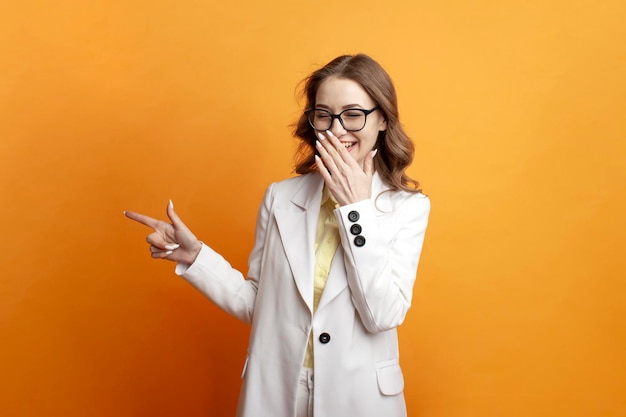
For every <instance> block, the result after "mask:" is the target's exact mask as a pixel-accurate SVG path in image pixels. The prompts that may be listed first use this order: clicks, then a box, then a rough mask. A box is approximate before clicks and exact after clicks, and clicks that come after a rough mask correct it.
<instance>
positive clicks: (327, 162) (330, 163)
mask: <svg viewBox="0 0 626 417" xmlns="http://www.w3.org/2000/svg"><path fill="white" fill-rule="evenodd" d="M321 136H322V135H321V134H320V137H321ZM322 142H328V140H326V139H324V140H323V141H322V140H317V141H315V146H316V147H317V151H318V152H319V154H320V158H321V159H322V162H323V163H324V166H325V167H326V168H327V169H328V171H329V172H330V173H331V174H335V175H336V174H337V173H338V172H339V168H338V167H337V161H336V159H335V158H334V157H333V156H332V155H331V154H330V152H334V151H333V150H332V149H327V148H326V146H329V145H326V144H322Z"/></svg>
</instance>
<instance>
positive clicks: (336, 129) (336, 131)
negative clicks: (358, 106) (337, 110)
mask: <svg viewBox="0 0 626 417" xmlns="http://www.w3.org/2000/svg"><path fill="white" fill-rule="evenodd" d="M328 130H330V131H331V132H332V134H333V135H335V136H336V137H341V136H343V135H345V134H346V129H344V128H343V125H342V124H341V122H340V121H339V118H335V119H333V122H332V123H331V124H330V128H329V129H328Z"/></svg>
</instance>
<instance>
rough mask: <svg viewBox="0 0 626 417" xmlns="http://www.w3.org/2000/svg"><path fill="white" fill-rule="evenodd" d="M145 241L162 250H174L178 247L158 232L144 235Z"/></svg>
mask: <svg viewBox="0 0 626 417" xmlns="http://www.w3.org/2000/svg"><path fill="white" fill-rule="evenodd" d="M146 242H148V243H149V244H150V245H152V246H154V247H155V248H158V249H159V250H162V251H165V250H174V249H176V248H177V247H178V246H176V245H177V243H176V242H174V241H171V240H168V239H167V236H166V235H164V234H163V233H159V232H154V233H150V234H149V235H148V237H146ZM174 246H176V247H174Z"/></svg>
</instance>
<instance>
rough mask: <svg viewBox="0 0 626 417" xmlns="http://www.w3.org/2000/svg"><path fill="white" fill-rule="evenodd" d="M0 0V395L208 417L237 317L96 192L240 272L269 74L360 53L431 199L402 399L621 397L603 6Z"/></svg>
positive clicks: (259, 163)
mask: <svg viewBox="0 0 626 417" xmlns="http://www.w3.org/2000/svg"><path fill="white" fill-rule="evenodd" d="M3 3H4V4H3V5H2V8H1V10H2V12H0V118H1V119H0V167H1V170H2V171H1V175H0V184H1V187H2V188H1V191H2V200H1V201H2V203H1V204H0V218H2V221H3V226H2V239H1V242H0V254H1V256H2V263H1V265H2V266H1V268H2V274H1V279H0V338H1V339H0V381H1V382H0V414H1V415H3V416H64V417H71V416H92V417H98V416H103V417H104V416H107V417H109V416H207V415H210V416H227V415H233V412H234V409H235V403H236V396H237V392H238V387H239V383H240V380H239V375H240V371H241V368H242V364H243V359H244V352H245V349H246V341H247V327H246V326H245V325H243V324H240V323H239V322H237V321H236V320H235V319H232V318H230V317H228V316H227V315H226V314H224V313H222V312H221V311H219V310H218V309H217V308H216V307H214V306H213V305H212V304H211V303H210V302H209V301H207V300H206V299H205V298H203V296H202V295H200V294H199V293H197V292H196V291H194V290H193V289H192V288H191V287H190V286H189V285H188V284H186V283H185V282H184V281H183V280H181V279H178V278H176V277H175V276H174V274H173V264H170V263H164V262H161V261H152V260H151V259H150V258H149V256H148V252H147V245H146V244H145V242H144V237H145V236H146V234H147V233H148V230H147V229H144V228H143V227H142V226H140V225H138V224H134V223H132V222H130V221H128V220H126V219H125V218H124V217H123V216H122V211H123V210H126V209H129V210H136V211H140V212H144V213H146V214H150V215H154V216H159V217H162V216H163V215H164V209H165V206H166V204H167V201H168V199H170V198H171V199H173V201H174V203H175V205H176V208H177V211H178V212H179V214H180V215H181V216H182V217H183V219H185V220H186V222H187V223H188V225H189V226H190V227H191V228H192V230H194V231H195V232H196V234H197V235H199V236H200V237H201V238H202V239H203V240H204V241H205V242H207V243H209V244H211V245H212V246H213V247H214V248H216V249H217V250H218V251H220V252H221V253H223V254H224V255H225V256H226V257H227V259H229V260H231V262H232V263H233V264H234V265H235V266H237V267H239V268H241V269H243V270H245V269H246V261H247V255H248V251H249V250H250V248H251V245H252V237H253V230H254V221H255V216H256V210H257V207H258V204H259V202H260V200H261V197H262V195H263V191H264V189H265V187H266V186H267V185H268V183H270V182H271V181H275V180H279V179H282V178H285V177H287V176H289V175H291V169H292V165H293V163H292V162H293V159H292V154H293V151H294V149H295V141H294V140H293V139H292V138H291V136H290V128H289V124H290V123H292V122H293V121H294V120H295V119H296V117H297V115H298V113H299V111H300V110H301V108H300V107H299V103H298V102H297V100H296V98H295V95H294V87H295V86H296V84H297V83H298V82H299V81H300V80H301V79H302V78H303V77H304V76H305V75H306V74H308V73H309V72H310V71H312V70H313V69H315V68H317V67H318V66H319V65H321V64H324V63H325V62H327V61H328V60H330V59H331V58H333V57H335V56H336V55H339V54H342V53H354V52H361V51H362V52H366V53H368V54H370V55H372V56H373V57H374V58H376V59H378V60H379V61H380V62H381V63H382V64H383V66H384V67H385V68H386V69H387V70H388V71H389V73H390V74H391V75H392V77H393V79H394V81H395V83H396V87H397V89H398V93H399V100H400V111H401V116H402V117H403V120H404V124H405V127H406V129H407V131H408V132H409V133H410V134H411V135H412V137H413V138H414V139H415V140H416V145H417V155H416V160H415V164H414V165H413V166H412V167H411V169H410V174H411V175H412V176H414V177H416V178H418V179H419V180H420V181H421V182H422V185H423V188H424V190H425V191H426V193H427V194H428V195H429V196H430V197H431V199H432V207H433V209H432V215H431V221H430V226H429V230H428V233H427V238H426V244H425V248H424V253H423V256H422V262H421V265H420V272H419V274H418V275H419V276H418V281H417V284H416V287H415V298H414V306H413V308H412V310H411V311H410V313H409V316H408V319H407V321H406V323H405V324H404V325H403V326H402V328H401V331H400V337H401V352H402V363H403V366H404V370H405V379H406V397H407V402H408V408H409V413H410V415H411V416H423V417H426V416H428V417H470V416H481V417H499V416H507V417H517V416H520V417H521V416H524V417H526V416H528V417H531V416H532V417H543V416H545V417H548V416H549V417H555V416H557V417H559V416H563V417H565V416H567V417H596V416H598V417H599V416H602V417H610V416H625V415H626V307H625V306H624V305H625V303H624V298H625V297H624V295H625V291H626V282H625V279H624V278H626V256H625V255H624V254H623V251H624V249H625V248H626V221H625V217H626V216H624V213H626V193H625V191H626V190H625V185H626V140H625V139H626V117H625V113H624V111H625V108H626V25H624V21H625V20H626V13H625V12H626V5H625V4H624V2H623V1H621V0H613V1H592V0H581V1H566V0H558V1H557V0H552V1H545V2H518V1H512V0H505V1H499V2H496V1H484V0H482V1H476V0H472V1H469V0H466V1H450V0H443V1H440V2H423V1H412V0H404V1H398V2H374V1H368V0H363V1H353V0H348V1H343V2H325V1H321V2H317V3H315V2H314V3H311V2H297V1H292V0H279V1H273V2H270V3H268V4H265V3H264V2H258V1H253V0H245V1H244V0H239V1H232V2H211V1H207V2H192V1H172V0H169V1H168V0H166V1H157V2H154V1H153V2H148V1H143V0H141V1H139V0H134V1H127V2H117V1H94V2H84V1H83V2H81V1H67V0H65V1H64V0H59V1H54V2H52V1H33V0H27V1H21V2H8V1H3Z"/></svg>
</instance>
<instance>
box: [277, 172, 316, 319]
mask: <svg viewBox="0 0 626 417" xmlns="http://www.w3.org/2000/svg"><path fill="white" fill-rule="evenodd" d="M323 185H324V180H323V178H322V176H321V175H319V174H310V175H307V176H304V177H302V183H301V185H300V188H299V189H298V190H297V191H296V192H295V193H294V194H293V196H292V197H291V201H290V204H288V205H287V206H286V207H283V208H276V210H275V218H276V223H277V225H278V231H279V234H280V239H281V242H282V244H283V248H284V250H285V254H286V255H287V260H288V261H289V266H290V268H291V272H292V274H293V277H294V280H295V283H296V286H297V288H298V291H299V292H300V295H301V297H302V299H303V300H304V302H305V303H306V305H307V306H309V309H310V310H311V311H313V269H314V265H315V251H314V247H315V232H316V228H317V218H318V216H319V212H320V202H321V199H322V188H323Z"/></svg>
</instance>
